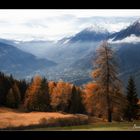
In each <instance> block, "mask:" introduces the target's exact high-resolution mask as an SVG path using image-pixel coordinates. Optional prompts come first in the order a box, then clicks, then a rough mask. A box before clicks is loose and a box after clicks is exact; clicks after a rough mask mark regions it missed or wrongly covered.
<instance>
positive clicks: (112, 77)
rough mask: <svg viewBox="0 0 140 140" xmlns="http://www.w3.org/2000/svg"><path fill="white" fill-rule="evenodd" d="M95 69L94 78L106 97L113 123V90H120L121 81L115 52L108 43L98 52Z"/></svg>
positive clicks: (104, 43)
mask: <svg viewBox="0 0 140 140" xmlns="http://www.w3.org/2000/svg"><path fill="white" fill-rule="evenodd" d="M94 68H95V70H94V71H93V77H94V79H95V81H96V82H97V85H98V86H99V93H100V94H102V95H103V96H104V97H105V100H106V104H107V106H106V107H107V111H106V112H107V118H108V122H111V121H112V108H113V107H112V105H113V104H112V99H111V96H112V94H113V90H114V89H116V88H118V85H119V83H120V81H119V80H118V77H117V67H116V62H115V60H114V52H113V50H112V49H111V48H110V47H109V45H108V43H107V42H106V41H104V42H103V43H102V44H101V46H100V47H99V48H98V50H97V57H96V59H95V63H94ZM101 102H102V101H101Z"/></svg>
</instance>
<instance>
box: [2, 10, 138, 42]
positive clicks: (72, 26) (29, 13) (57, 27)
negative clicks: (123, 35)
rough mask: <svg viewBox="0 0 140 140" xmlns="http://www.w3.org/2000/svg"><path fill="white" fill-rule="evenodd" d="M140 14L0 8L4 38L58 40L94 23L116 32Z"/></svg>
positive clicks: (131, 11) (117, 11)
mask: <svg viewBox="0 0 140 140" xmlns="http://www.w3.org/2000/svg"><path fill="white" fill-rule="evenodd" d="M97 17H103V18H97ZM117 17H120V18H117ZM139 17H140V10H79V9H77V10H55V9H52V10H0V38H7V39H16V40H31V39H47V40H58V39H61V38H63V37H65V36H71V35H73V34H75V33H77V32H79V31H80V30H82V29H84V28H86V27H90V26H92V27H93V28H101V27H102V28H105V29H107V30H108V31H111V32H113V31H118V30H120V29H122V28H124V27H126V26H128V25H129V24H130V23H132V22H134V21H135V20H136V19H139Z"/></svg>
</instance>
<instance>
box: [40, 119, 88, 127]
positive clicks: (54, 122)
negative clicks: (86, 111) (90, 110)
mask: <svg viewBox="0 0 140 140" xmlns="http://www.w3.org/2000/svg"><path fill="white" fill-rule="evenodd" d="M39 124H40V125H46V126H72V125H81V124H88V119H87V118H84V119H83V118H80V117H69V118H50V119H46V118H41V119H40V121H39Z"/></svg>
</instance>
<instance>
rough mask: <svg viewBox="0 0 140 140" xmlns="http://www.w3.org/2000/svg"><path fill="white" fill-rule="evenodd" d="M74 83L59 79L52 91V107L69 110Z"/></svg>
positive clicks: (58, 109)
mask: <svg viewBox="0 0 140 140" xmlns="http://www.w3.org/2000/svg"><path fill="white" fill-rule="evenodd" d="M71 87H72V84H69V83H65V82H63V81H59V82H58V83H57V84H56V86H55V87H54V88H53V90H52V93H51V107H52V109H53V110H54V111H63V112H67V111H68V106H69V100H70V96H71Z"/></svg>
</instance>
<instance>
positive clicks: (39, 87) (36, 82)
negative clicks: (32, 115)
mask: <svg viewBox="0 0 140 140" xmlns="http://www.w3.org/2000/svg"><path fill="white" fill-rule="evenodd" d="M46 88H47V83H46V80H44V79H43V80H42V78H41V77H40V76H39V75H37V76H35V77H34V79H33V81H32V83H31V84H30V86H29V87H28V89H27V92H26V99H25V102H24V106H25V108H27V109H28V110H29V111H33V110H35V111H47V108H48V106H47V105H48V103H47V101H48V99H47V94H46V92H48V90H47V89H46ZM44 89H45V91H44Z"/></svg>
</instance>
